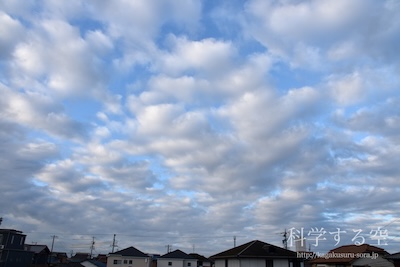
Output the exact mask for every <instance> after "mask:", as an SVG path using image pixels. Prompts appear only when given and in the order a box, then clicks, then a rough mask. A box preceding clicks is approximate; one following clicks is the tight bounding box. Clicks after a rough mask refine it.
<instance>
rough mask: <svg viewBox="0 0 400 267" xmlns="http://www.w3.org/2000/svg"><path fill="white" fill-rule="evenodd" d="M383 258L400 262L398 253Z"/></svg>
mask: <svg viewBox="0 0 400 267" xmlns="http://www.w3.org/2000/svg"><path fill="white" fill-rule="evenodd" d="M385 258H386V259H389V260H400V252H397V253H393V254H390V255H387V256H385Z"/></svg>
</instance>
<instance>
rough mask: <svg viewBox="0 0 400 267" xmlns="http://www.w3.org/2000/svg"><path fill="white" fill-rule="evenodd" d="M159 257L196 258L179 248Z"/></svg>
mask: <svg viewBox="0 0 400 267" xmlns="http://www.w3.org/2000/svg"><path fill="white" fill-rule="evenodd" d="M159 258H161V259H191V260H195V258H193V257H192V256H190V255H188V254H186V253H185V252H183V251H182V250H179V249H177V250H174V251H171V252H169V253H167V254H164V255H162V256H161V257H159Z"/></svg>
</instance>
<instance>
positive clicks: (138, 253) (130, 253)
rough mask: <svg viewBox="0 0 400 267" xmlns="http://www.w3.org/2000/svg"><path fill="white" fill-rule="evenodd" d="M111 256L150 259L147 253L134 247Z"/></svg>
mask: <svg viewBox="0 0 400 267" xmlns="http://www.w3.org/2000/svg"><path fill="white" fill-rule="evenodd" d="M110 255H121V256H131V257H145V258H148V257H149V256H148V255H147V254H146V253H143V252H142V251H140V250H138V249H137V248H134V247H129V248H126V249H123V250H120V251H117V252H114V253H110Z"/></svg>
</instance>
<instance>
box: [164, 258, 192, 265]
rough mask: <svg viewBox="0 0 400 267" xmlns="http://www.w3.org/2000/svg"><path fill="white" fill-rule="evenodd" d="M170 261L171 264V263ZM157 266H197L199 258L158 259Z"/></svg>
mask: <svg viewBox="0 0 400 267" xmlns="http://www.w3.org/2000/svg"><path fill="white" fill-rule="evenodd" d="M169 262H170V263H171V265H169ZM157 267H197V260H196V259H193V260H183V259H160V258H159V259H157Z"/></svg>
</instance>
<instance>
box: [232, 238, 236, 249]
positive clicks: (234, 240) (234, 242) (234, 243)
mask: <svg viewBox="0 0 400 267" xmlns="http://www.w3.org/2000/svg"><path fill="white" fill-rule="evenodd" d="M233 247H234V248H235V247H236V236H235V235H234V236H233Z"/></svg>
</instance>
